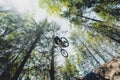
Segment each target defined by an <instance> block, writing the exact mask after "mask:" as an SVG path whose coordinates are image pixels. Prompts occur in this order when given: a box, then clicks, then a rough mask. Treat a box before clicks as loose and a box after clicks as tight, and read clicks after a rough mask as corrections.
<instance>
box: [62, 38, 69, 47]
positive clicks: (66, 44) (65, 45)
mask: <svg viewBox="0 0 120 80" xmlns="http://www.w3.org/2000/svg"><path fill="white" fill-rule="evenodd" d="M61 40H62V43H63V44H62V47H68V46H69V42H68V40H67V39H66V38H65V37H61Z"/></svg>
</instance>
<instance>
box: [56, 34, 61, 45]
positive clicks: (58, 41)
mask: <svg viewBox="0 0 120 80" xmlns="http://www.w3.org/2000/svg"><path fill="white" fill-rule="evenodd" d="M54 42H55V43H56V44H57V45H61V43H62V40H61V39H60V38H59V37H58V36H56V37H54Z"/></svg>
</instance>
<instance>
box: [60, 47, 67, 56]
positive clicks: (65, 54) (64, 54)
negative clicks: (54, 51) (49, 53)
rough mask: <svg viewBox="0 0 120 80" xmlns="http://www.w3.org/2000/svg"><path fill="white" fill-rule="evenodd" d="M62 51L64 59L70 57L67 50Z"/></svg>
mask: <svg viewBox="0 0 120 80" xmlns="http://www.w3.org/2000/svg"><path fill="white" fill-rule="evenodd" d="M60 51H61V54H62V56H63V57H66V58H67V57H68V52H67V51H66V50H65V49H61V50H60Z"/></svg>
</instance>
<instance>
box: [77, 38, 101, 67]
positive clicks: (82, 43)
mask: <svg viewBox="0 0 120 80" xmlns="http://www.w3.org/2000/svg"><path fill="white" fill-rule="evenodd" d="M79 41H80V42H81V44H82V45H83V46H84V47H85V48H86V50H87V51H88V52H89V54H90V55H91V56H92V57H93V58H94V59H95V61H96V62H97V64H98V65H101V64H100V62H99V61H98V60H97V59H96V58H95V56H94V55H93V54H92V53H91V51H90V50H89V49H88V48H87V46H86V45H85V44H84V43H83V42H82V41H81V40H80V39H79Z"/></svg>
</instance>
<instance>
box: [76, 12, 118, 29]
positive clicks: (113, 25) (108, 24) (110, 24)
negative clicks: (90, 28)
mask: <svg viewBox="0 0 120 80" xmlns="http://www.w3.org/2000/svg"><path fill="white" fill-rule="evenodd" d="M77 16H80V17H82V18H85V19H89V20H92V21H95V22H99V23H101V24H104V25H106V26H110V27H112V28H116V29H120V26H118V25H115V24H112V23H107V22H105V21H101V20H97V19H93V18H90V17H86V16H82V15H79V14H78V15H77Z"/></svg>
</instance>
